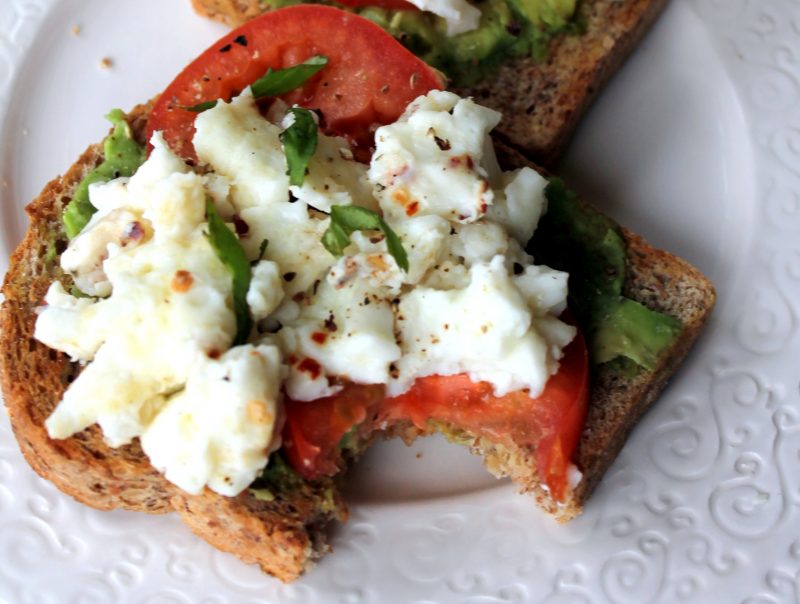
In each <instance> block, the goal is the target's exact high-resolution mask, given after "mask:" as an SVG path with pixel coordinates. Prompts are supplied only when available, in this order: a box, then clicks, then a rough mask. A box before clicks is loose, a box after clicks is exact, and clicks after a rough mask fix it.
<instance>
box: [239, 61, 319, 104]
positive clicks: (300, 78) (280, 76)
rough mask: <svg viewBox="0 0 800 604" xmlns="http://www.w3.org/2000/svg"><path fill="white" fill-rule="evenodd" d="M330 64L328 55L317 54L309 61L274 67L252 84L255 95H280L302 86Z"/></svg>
mask: <svg viewBox="0 0 800 604" xmlns="http://www.w3.org/2000/svg"><path fill="white" fill-rule="evenodd" d="M327 64H328V57H325V56H323V55H315V56H313V57H311V58H310V59H308V60H307V61H305V62H303V63H300V64H298V65H294V66H293V67H287V68H285V69H277V70H275V71H273V70H272V68H270V69H268V70H267V73H266V74H264V76H263V77H261V78H259V79H257V80H256V81H255V82H253V83H252V84H251V85H250V90H252V91H253V96H254V97H255V98H257V99H260V98H264V97H268V96H280V95H282V94H286V93H287V92H289V91H290V90H294V89H295V88H300V86H302V85H303V84H305V83H306V81H307V80H308V79H309V78H311V76H313V75H314V74H316V73H317V72H318V71H319V70H320V69H322V68H323V67H325V66H326V65H327Z"/></svg>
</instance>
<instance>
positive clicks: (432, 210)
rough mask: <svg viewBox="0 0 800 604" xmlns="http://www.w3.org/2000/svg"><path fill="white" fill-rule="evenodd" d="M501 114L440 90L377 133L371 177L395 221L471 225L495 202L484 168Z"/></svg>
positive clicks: (416, 103) (429, 94)
mask: <svg viewBox="0 0 800 604" xmlns="http://www.w3.org/2000/svg"><path fill="white" fill-rule="evenodd" d="M499 121H500V114H499V113H497V112H496V111H493V110H492V109H488V108H486V107H481V106H480V105H477V104H476V103H474V102H473V101H472V100H471V99H462V98H461V97H459V96H458V95H456V94H453V93H452V92H445V91H441V90H435V91H432V92H430V93H428V94H427V95H426V96H422V97H419V98H418V99H416V100H415V101H413V102H412V103H411V104H410V105H409V106H408V108H407V109H406V110H405V112H404V113H403V115H402V116H400V119H399V120H397V121H396V122H395V123H393V124H389V125H387V126H383V127H381V128H379V129H378V130H377V132H376V133H375V154H374V156H373V159H372V163H371V164H370V168H369V172H368V177H369V180H370V182H371V183H372V184H373V186H374V187H375V196H376V197H377V198H378V201H379V203H380V207H381V210H382V211H383V213H384V216H386V217H387V218H388V219H389V220H390V221H397V222H399V221H402V220H403V219H404V218H407V217H412V216H424V215H429V214H433V215H437V216H441V217H442V218H446V219H447V220H450V221H453V222H472V221H475V220H477V219H478V218H480V217H481V216H483V215H484V214H485V213H486V211H487V210H488V208H489V206H490V205H491V204H492V202H493V201H494V191H493V190H492V188H491V185H490V183H489V178H488V177H489V174H488V172H487V171H486V168H485V167H484V166H483V165H482V164H481V160H482V159H483V154H484V140H485V139H486V137H487V136H488V134H489V132H490V131H491V130H492V128H494V127H495V126H496V125H497V124H498V122H499Z"/></svg>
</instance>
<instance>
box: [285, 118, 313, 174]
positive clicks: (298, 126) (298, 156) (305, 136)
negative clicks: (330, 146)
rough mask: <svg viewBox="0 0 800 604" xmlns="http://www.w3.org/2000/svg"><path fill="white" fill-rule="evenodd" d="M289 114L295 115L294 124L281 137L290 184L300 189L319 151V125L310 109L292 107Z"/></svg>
mask: <svg viewBox="0 0 800 604" xmlns="http://www.w3.org/2000/svg"><path fill="white" fill-rule="evenodd" d="M289 112H290V113H291V114H292V115H294V123H293V124H292V125H291V126H289V127H288V128H287V129H286V130H284V131H283V132H281V135H280V136H281V142H282V143H283V150H284V153H286V164H287V165H288V167H289V169H288V171H287V172H286V173H287V174H288V175H289V184H291V185H294V186H298V187H299V186H300V185H302V184H303V179H304V178H305V177H306V169H307V168H308V162H309V160H310V159H311V156H312V155H314V151H316V149H317V123H316V122H315V121H314V116H313V115H311V112H310V111H309V110H308V109H301V108H300V107H292V108H291V109H289Z"/></svg>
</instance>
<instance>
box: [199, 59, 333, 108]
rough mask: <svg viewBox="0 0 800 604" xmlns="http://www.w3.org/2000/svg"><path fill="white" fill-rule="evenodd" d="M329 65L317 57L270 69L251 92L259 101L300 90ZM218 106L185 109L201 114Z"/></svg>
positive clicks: (210, 105)
mask: <svg viewBox="0 0 800 604" xmlns="http://www.w3.org/2000/svg"><path fill="white" fill-rule="evenodd" d="M327 64H328V57H325V56H322V55H315V56H313V57H311V58H310V59H308V60H307V61H304V62H303V63H300V64H298V65H294V66H292V67H287V68H285V69H276V70H273V69H272V68H271V67H270V68H269V69H267V73H265V74H264V75H263V76H262V77H260V78H258V79H257V80H256V81H255V82H253V83H252V84H251V85H250V90H251V91H252V93H253V96H254V97H255V98H257V99H263V98H267V97H273V96H280V95H282V94H286V93H287V92H289V91H291V90H294V89H295V88H300V86H302V85H303V84H305V83H306V81H307V80H308V79H309V78H311V76H313V75H314V74H316V73H317V72H318V71H319V70H320V69H322V68H323V67H325V65H327ZM216 105H217V101H206V102H204V103H198V104H197V105H193V106H192V107H184V109H186V110H187V111H193V112H195V113H200V112H203V111H206V110H207V109H212V108H213V107H216Z"/></svg>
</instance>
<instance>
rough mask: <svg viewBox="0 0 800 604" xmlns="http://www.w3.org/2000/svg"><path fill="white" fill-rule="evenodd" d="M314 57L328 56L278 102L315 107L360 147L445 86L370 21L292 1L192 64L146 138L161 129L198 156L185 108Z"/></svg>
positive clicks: (191, 116)
mask: <svg viewBox="0 0 800 604" xmlns="http://www.w3.org/2000/svg"><path fill="white" fill-rule="evenodd" d="M314 55H324V56H326V57H328V59H329V62H328V64H327V65H326V66H325V68H323V69H322V70H321V71H320V72H319V73H318V74H317V75H316V76H314V77H313V78H311V80H309V81H308V82H306V84H305V85H304V86H303V87H302V88H301V89H299V90H295V91H292V92H290V93H288V94H287V95H285V96H284V97H283V98H284V100H286V101H287V102H289V103H292V104H293V103H297V104H299V105H302V106H304V107H307V108H312V109H319V110H320V112H321V113H322V115H323V120H324V122H323V125H324V129H325V131H326V132H328V133H331V134H339V135H344V136H348V137H349V138H350V139H351V140H352V141H353V142H354V143H355V144H357V145H359V146H361V147H362V148H363V147H367V148H369V147H370V146H371V144H372V131H373V129H374V127H376V126H377V125H379V124H386V123H388V122H392V121H395V120H396V119H397V118H398V117H399V116H400V114H401V113H402V112H403V111H404V110H405V108H406V106H407V105H408V103H410V102H411V101H412V100H413V99H415V98H416V97H418V96H420V95H422V94H425V93H426V92H428V91H430V90H432V89H441V88H442V85H443V82H442V79H441V77H440V76H439V74H438V73H437V72H436V71H434V70H433V69H432V68H430V67H428V66H427V65H426V64H425V63H423V62H422V61H421V60H419V59H418V58H417V57H415V56H414V55H413V54H411V53H410V52H409V51H408V50H406V49H405V48H403V46H401V45H400V43H399V42H397V41H396V40H395V39H394V38H392V36H390V35H389V34H387V33H386V32H384V31H383V30H382V29H381V28H380V27H378V26H377V25H375V24H374V23H372V22H371V21H368V20H367V19H364V18H363V17H359V16H358V15H354V14H352V13H348V12H345V11H343V10H340V9H336V8H331V7H326V6H319V5H299V6H292V7H288V8H282V9H280V10H276V11H271V12H267V13H265V14H263V15H262V16H260V17H257V18H256V19H253V20H252V21H249V22H247V23H246V24H244V25H243V26H241V27H239V28H237V29H235V30H233V31H232V32H230V33H229V34H228V35H226V36H224V37H223V38H221V39H220V40H219V41H217V42H216V43H214V44H213V45H212V46H211V47H210V48H209V49H208V50H206V51H205V52H204V53H203V54H201V55H200V56H199V57H198V58H197V59H195V60H194V61H193V62H192V63H190V64H189V66H188V67H186V68H185V69H184V70H183V71H182V72H181V73H180V75H178V77H177V78H175V80H173V82H172V83H171V84H170V85H169V86H168V87H167V89H166V90H165V91H164V92H163V93H162V94H161V97H160V98H159V99H158V101H157V102H156V104H155V106H154V107H153V110H152V112H151V114H150V120H149V123H148V125H147V136H148V140H149V137H150V135H151V134H152V133H153V131H155V130H161V131H163V132H164V137H165V138H166V140H167V142H168V143H169V146H170V147H171V148H172V150H173V151H175V152H176V153H178V154H179V155H180V156H182V157H183V158H185V159H190V160H191V159H196V156H195V153H194V148H193V147H192V143H191V141H192V137H193V136H194V120H195V117H196V115H197V114H196V113H193V112H191V111H187V110H186V109H184V108H185V107H191V106H193V105H197V104H198V103H201V102H205V101H210V100H216V99H220V98H221V99H225V100H229V99H230V98H231V97H232V96H234V95H236V94H238V93H239V92H241V91H242V90H243V89H245V88H246V87H247V86H249V85H250V84H252V83H253V82H254V81H255V80H257V79H258V78H260V77H261V76H263V75H264V74H265V73H266V71H267V69H268V68H270V67H271V68H273V69H281V68H285V67H290V66H292V65H297V64H298V63H302V62H303V61H305V60H307V59H309V58H311V57H312V56H314Z"/></svg>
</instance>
